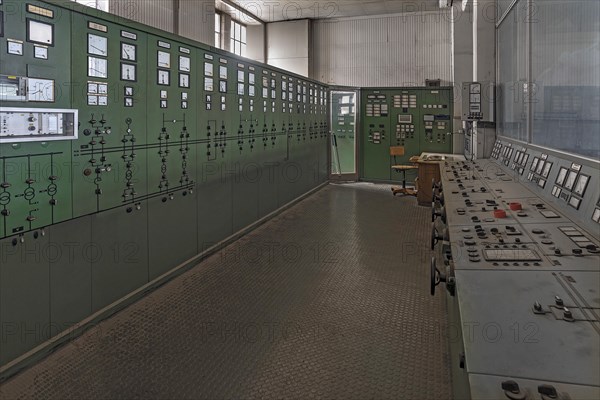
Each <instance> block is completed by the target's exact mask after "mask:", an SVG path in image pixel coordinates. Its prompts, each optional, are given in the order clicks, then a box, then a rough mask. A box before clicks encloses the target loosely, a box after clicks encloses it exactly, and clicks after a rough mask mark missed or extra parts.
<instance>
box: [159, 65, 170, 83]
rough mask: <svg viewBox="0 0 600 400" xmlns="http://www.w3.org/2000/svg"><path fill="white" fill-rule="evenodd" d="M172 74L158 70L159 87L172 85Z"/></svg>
mask: <svg viewBox="0 0 600 400" xmlns="http://www.w3.org/2000/svg"><path fill="white" fill-rule="evenodd" d="M170 81H171V73H170V72H169V71H165V70H162V69H159V70H158V84H159V85H165V86H168V85H170Z"/></svg>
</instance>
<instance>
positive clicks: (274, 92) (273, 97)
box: [271, 90, 277, 99]
mask: <svg viewBox="0 0 600 400" xmlns="http://www.w3.org/2000/svg"><path fill="white" fill-rule="evenodd" d="M271 98H272V99H275V98H277V91H276V90H271Z"/></svg>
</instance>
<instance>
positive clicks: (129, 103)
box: [125, 97, 133, 107]
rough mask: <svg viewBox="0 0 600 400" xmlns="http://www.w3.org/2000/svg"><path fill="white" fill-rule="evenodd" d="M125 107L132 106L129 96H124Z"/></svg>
mask: <svg viewBox="0 0 600 400" xmlns="http://www.w3.org/2000/svg"><path fill="white" fill-rule="evenodd" d="M125 107H133V99H132V98H131V97H126V98H125Z"/></svg>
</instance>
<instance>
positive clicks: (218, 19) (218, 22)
mask: <svg viewBox="0 0 600 400" xmlns="http://www.w3.org/2000/svg"><path fill="white" fill-rule="evenodd" d="M215 32H221V16H220V15H219V14H215Z"/></svg>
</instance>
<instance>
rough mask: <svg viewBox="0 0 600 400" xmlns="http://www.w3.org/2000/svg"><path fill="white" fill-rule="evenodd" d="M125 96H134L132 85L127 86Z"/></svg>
mask: <svg viewBox="0 0 600 400" xmlns="http://www.w3.org/2000/svg"><path fill="white" fill-rule="evenodd" d="M125 96H133V88H132V87H131V86H125Z"/></svg>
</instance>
